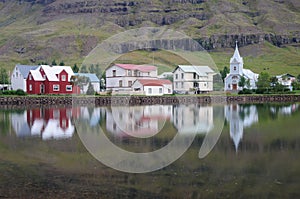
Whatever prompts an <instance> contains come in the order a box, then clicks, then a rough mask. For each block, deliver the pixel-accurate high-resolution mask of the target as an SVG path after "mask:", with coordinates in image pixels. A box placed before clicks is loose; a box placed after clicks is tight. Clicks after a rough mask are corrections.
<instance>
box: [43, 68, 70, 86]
mask: <svg viewBox="0 0 300 199" xmlns="http://www.w3.org/2000/svg"><path fill="white" fill-rule="evenodd" d="M41 68H42V69H43V70H44V72H45V74H46V76H47V78H48V80H49V81H56V82H58V81H59V79H58V77H57V75H58V74H59V73H61V72H62V71H63V70H65V71H66V72H67V73H68V81H70V80H71V77H72V76H73V75H74V72H73V70H72V68H71V67H70V66H49V65H41Z"/></svg>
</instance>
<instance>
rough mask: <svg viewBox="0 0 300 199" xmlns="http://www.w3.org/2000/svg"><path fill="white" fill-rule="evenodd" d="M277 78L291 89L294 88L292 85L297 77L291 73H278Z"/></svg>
mask: <svg viewBox="0 0 300 199" xmlns="http://www.w3.org/2000/svg"><path fill="white" fill-rule="evenodd" d="M276 78H277V80H278V83H279V84H281V85H283V86H286V87H287V88H289V89H290V91H292V90H293V86H292V83H293V82H294V81H296V77H295V76H293V75H291V74H288V73H286V74H283V75H278V76H276Z"/></svg>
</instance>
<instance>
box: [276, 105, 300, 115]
mask: <svg viewBox="0 0 300 199" xmlns="http://www.w3.org/2000/svg"><path fill="white" fill-rule="evenodd" d="M298 109H299V104H291V105H286V106H284V105H283V106H280V107H278V106H272V107H270V111H271V113H272V114H274V115H291V114H292V113H294V112H296V111H298Z"/></svg>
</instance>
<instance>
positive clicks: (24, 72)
mask: <svg viewBox="0 0 300 199" xmlns="http://www.w3.org/2000/svg"><path fill="white" fill-rule="evenodd" d="M16 68H18V70H19V71H20V73H21V74H22V76H23V78H24V79H27V77H28V74H29V71H30V70H35V69H37V68H38V66H29V65H19V64H18V65H16Z"/></svg>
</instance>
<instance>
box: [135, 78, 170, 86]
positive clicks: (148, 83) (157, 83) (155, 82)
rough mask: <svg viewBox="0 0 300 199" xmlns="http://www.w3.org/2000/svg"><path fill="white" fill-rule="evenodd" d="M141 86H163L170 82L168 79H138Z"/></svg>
mask: <svg viewBox="0 0 300 199" xmlns="http://www.w3.org/2000/svg"><path fill="white" fill-rule="evenodd" d="M137 81H139V82H140V83H141V84H142V85H143V86H163V85H166V84H172V82H171V81H170V80H168V79H138V80H137Z"/></svg>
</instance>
